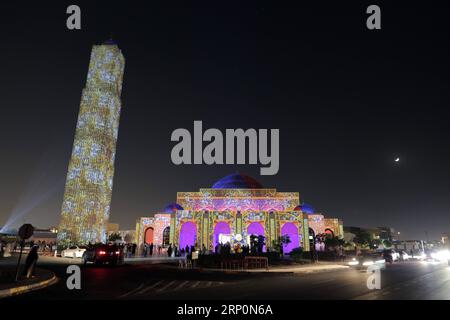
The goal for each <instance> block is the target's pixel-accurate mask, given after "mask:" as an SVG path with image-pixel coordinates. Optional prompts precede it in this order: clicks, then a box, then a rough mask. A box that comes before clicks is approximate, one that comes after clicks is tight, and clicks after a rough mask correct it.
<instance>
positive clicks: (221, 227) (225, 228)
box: [213, 221, 231, 248]
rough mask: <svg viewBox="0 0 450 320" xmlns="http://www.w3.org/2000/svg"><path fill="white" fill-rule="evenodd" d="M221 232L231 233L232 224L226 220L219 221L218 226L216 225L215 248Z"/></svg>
mask: <svg viewBox="0 0 450 320" xmlns="http://www.w3.org/2000/svg"><path fill="white" fill-rule="evenodd" d="M221 234H222V235H229V234H231V230H230V225H229V224H228V223H227V222H225V221H220V222H217V224H216V226H215V227H214V234H213V248H216V245H217V244H218V243H219V242H220V235H221ZM222 241H224V240H222ZM225 242H226V241H225Z"/></svg>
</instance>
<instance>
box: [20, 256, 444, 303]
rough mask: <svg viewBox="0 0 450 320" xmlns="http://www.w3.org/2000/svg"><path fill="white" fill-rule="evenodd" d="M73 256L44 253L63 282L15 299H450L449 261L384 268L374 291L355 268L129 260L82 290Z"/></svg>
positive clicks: (45, 263) (87, 279) (92, 276)
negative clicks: (251, 267)
mask: <svg viewBox="0 0 450 320" xmlns="http://www.w3.org/2000/svg"><path fill="white" fill-rule="evenodd" d="M73 262H77V261H73V260H70V259H62V258H41V259H40V260H39V267H42V268H47V269H51V270H53V271H54V272H55V273H56V274H57V275H58V277H60V279H61V280H60V281H59V282H58V283H57V284H55V285H53V286H51V287H49V288H46V289H42V290H39V291H34V292H31V293H28V294H24V295H21V296H18V297H16V298H14V299H38V300H41V299H50V300H53V299H183V300H186V299H187V300H190V299H201V300H204V299H205V300H209V299H214V300H224V299H233V300H234V299H268V300H277V299H363V300H376V299H450V267H448V266H447V264H434V265H433V264H429V263H421V262H402V263H396V264H393V265H388V266H387V267H386V270H383V271H382V272H381V289H380V290H369V289H368V288H367V286H366V281H367V277H368V276H369V274H367V273H365V272H361V271H357V270H353V269H346V270H339V271H327V272H320V273H311V274H251V275H247V274H244V275H233V274H222V273H205V272H198V271H184V270H178V269H177V268H176V265H175V264H173V265H167V264H161V263H158V261H154V263H151V262H150V261H149V263H146V264H127V265H123V266H118V267H108V266H100V267H98V266H93V265H88V266H86V267H81V270H82V288H81V290H68V289H67V287H66V278H67V276H68V275H67V274H66V273H65V271H66V266H67V264H68V263H73Z"/></svg>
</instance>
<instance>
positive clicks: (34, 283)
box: [0, 268, 58, 299]
mask: <svg viewBox="0 0 450 320" xmlns="http://www.w3.org/2000/svg"><path fill="white" fill-rule="evenodd" d="M14 278H15V268H3V269H2V270H1V274H0V299H1V298H6V297H11V296H14V295H18V294H22V293H26V292H30V291H33V290H37V289H42V288H45V287H48V286H50V285H52V284H54V283H56V282H57V281H58V278H57V277H56V276H55V274H54V273H53V272H51V271H48V270H45V269H40V268H36V276H35V277H34V278H32V279H22V280H19V281H17V282H14Z"/></svg>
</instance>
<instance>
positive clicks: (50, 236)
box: [27, 228, 58, 244]
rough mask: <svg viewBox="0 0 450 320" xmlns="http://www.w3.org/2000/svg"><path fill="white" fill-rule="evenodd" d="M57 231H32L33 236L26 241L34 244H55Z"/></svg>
mask: <svg viewBox="0 0 450 320" xmlns="http://www.w3.org/2000/svg"><path fill="white" fill-rule="evenodd" d="M57 234H58V231H57V230H56V229H55V228H49V229H34V232H33V235H32V236H31V237H30V238H29V239H28V240H27V241H28V242H30V241H33V242H34V243H35V244H37V243H39V242H45V243H47V244H49V243H56V238H57Z"/></svg>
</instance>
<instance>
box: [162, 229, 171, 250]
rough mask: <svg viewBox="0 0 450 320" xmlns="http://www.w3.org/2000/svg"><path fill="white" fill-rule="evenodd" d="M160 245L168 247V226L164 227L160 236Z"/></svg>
mask: <svg viewBox="0 0 450 320" xmlns="http://www.w3.org/2000/svg"><path fill="white" fill-rule="evenodd" d="M162 239H163V240H162V246H163V247H168V246H169V244H170V227H165V228H164V230H163V236H162Z"/></svg>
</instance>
